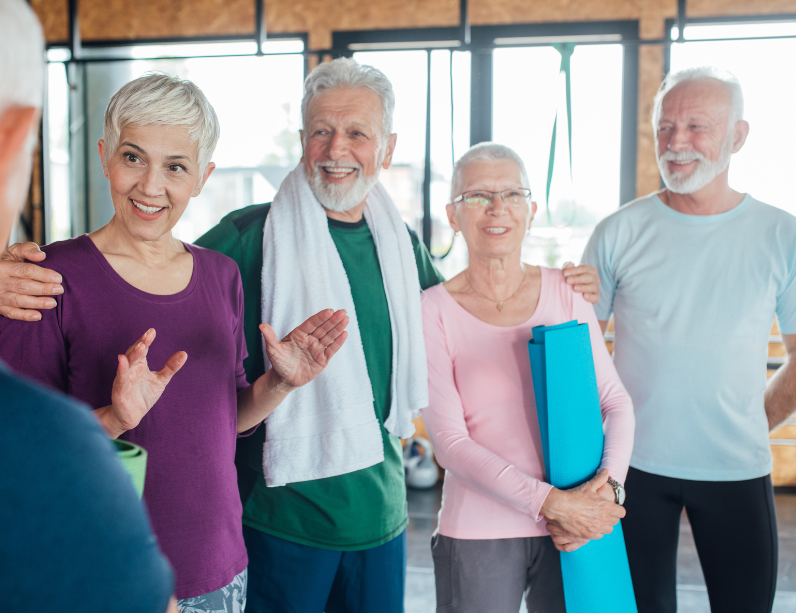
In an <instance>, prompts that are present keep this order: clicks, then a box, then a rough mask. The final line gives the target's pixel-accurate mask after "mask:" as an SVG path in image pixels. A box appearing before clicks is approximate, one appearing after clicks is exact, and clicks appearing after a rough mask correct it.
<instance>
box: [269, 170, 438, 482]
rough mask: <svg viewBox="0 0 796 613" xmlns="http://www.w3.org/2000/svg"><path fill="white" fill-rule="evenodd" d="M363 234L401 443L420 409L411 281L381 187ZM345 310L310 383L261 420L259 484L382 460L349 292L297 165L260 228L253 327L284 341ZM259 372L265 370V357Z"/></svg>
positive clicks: (420, 368)
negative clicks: (339, 335) (378, 277)
mask: <svg viewBox="0 0 796 613" xmlns="http://www.w3.org/2000/svg"><path fill="white" fill-rule="evenodd" d="M364 216H365V220H366V222H367V224H368V227H369V228H370V231H371V233H372V235H373V241H374V243H375V245H376V251H377V253H378V258H379V265H380V267H381V273H382V277H383V280H384V290H385V294H386V295H387V306H388V308H389V311H390V329H391V331H392V375H391V382H390V391H391V404H390V409H389V417H388V418H387V421H386V423H385V427H386V429H387V431H388V432H390V433H391V434H394V435H395V436H399V437H401V438H407V437H409V436H411V435H412V434H414V431H415V427H414V424H413V423H412V419H414V418H415V417H417V415H418V414H419V411H420V409H421V408H425V407H427V406H428V372H427V364H426V350H425V345H424V342H423V325H422V319H421V309H420V283H419V280H418V273H417V263H416V260H415V256H414V251H413V249H412V241H411V238H410V236H409V232H408V230H407V228H406V225H405V224H404V222H403V220H402V219H401V216H400V214H399V213H398V209H397V208H396V207H395V205H394V204H393V202H392V200H391V199H390V197H389V195H388V194H387V192H386V191H385V189H384V187H382V185H381V183H378V184H377V185H375V186H374V187H373V188H372V189H371V190H370V193H369V195H368V199H367V203H366V205H365V212H364ZM327 308H333V309H335V310H337V309H345V310H346V311H347V312H348V316H349V318H350V323H349V324H348V328H347V330H348V339H347V340H346V342H345V344H344V345H343V347H342V348H341V349H340V351H339V352H338V353H337V354H336V355H335V356H334V357H333V358H332V359H331V360H330V361H329V364H328V365H327V366H326V368H325V369H324V370H323V372H321V374H320V375H318V377H317V378H316V379H315V380H314V381H312V382H310V383H309V384H307V385H305V386H303V387H301V388H299V389H296V390H294V391H293V392H292V393H291V394H290V395H289V396H288V397H287V398H286V399H285V400H284V402H283V403H282V404H281V405H280V406H279V407H278V408H277V409H276V410H275V411H274V412H273V413H271V415H269V416H268V418H267V419H266V438H265V446H264V448H263V470H264V473H265V480H266V484H267V485H268V486H278V485H284V484H286V483H293V482H297V481H309V480H313V479H323V478H326V477H333V476H335V475H342V474H345V473H349V472H353V471H355V470H360V469H362V468H367V467H368V466H373V465H374V464H378V463H379V462H382V461H384V446H383V444H382V437H381V429H380V426H379V421H378V419H377V418H376V414H375V411H374V409H373V391H372V389H371V384H370V378H369V377H368V371H367V365H366V363H365V353H364V351H363V349H362V339H361V337H360V331H359V325H358V322H357V315H356V310H355V308H354V300H353V298H352V297H351V286H350V285H349V282H348V277H347V276H346V272H345V269H344V268H343V262H342V260H341V259H340V255H339V254H338V252H337V248H336V247H335V244H334V241H333V240H332V237H331V234H330V233H329V227H328V219H327V217H326V212H325V210H324V209H323V207H322V206H321V204H320V202H319V201H318V199H317V198H316V197H315V195H314V194H313V192H312V190H311V189H310V186H309V183H308V181H307V178H306V174H305V170H304V166H303V164H299V166H298V167H297V168H296V169H295V170H293V171H292V172H291V173H290V174H289V175H288V176H287V177H286V178H285V180H284V182H283V183H282V185H281V187H280V188H279V192H278V193H277V194H276V197H275V198H274V201H273V203H272V204H271V210H270V212H269V213H268V217H267V218H266V221H265V228H264V231H263V272H262V321H264V322H268V323H269V324H271V326H273V328H274V330H275V331H276V335H277V337H279V338H283V337H284V336H286V335H287V334H288V333H289V332H290V331H291V330H293V329H294V328H295V327H296V326H298V325H299V324H301V323H302V322H303V321H305V320H306V319H307V318H308V317H310V316H311V315H314V314H315V313H317V312H318V311H321V310H323V309H327ZM265 364H266V369H268V368H269V367H270V365H271V364H270V361H269V360H268V355H267V354H265Z"/></svg>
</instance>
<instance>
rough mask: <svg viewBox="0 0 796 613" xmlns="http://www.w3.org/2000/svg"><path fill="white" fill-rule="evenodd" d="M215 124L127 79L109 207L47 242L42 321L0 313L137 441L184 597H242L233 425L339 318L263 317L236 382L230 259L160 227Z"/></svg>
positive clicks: (112, 127)
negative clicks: (284, 329)
mask: <svg viewBox="0 0 796 613" xmlns="http://www.w3.org/2000/svg"><path fill="white" fill-rule="evenodd" d="M218 137H219V127H218V120H217V118H216V115H215V112H214V111H213V108H212V107H211V106H210V104H209V103H208V101H207V100H206V98H205V97H204V94H203V93H202V92H201V91H200V90H199V88H198V87H196V85H194V84H193V83H191V82H190V81H183V80H180V79H178V78H174V77H169V76H167V75H162V74H152V75H147V76H144V77H141V78H140V79H136V80H135V81H132V82H130V83H128V84H127V85H125V86H124V87H123V88H122V89H121V90H119V92H117V93H116V94H115V95H114V97H113V98H112V99H111V102H110V104H109V106H108V109H107V111H106V113H105V126H104V131H103V140H100V141H99V153H100V157H101V159H102V166H103V170H104V173H105V176H106V177H107V178H108V179H109V181H110V189H111V197H112V199H113V205H114V210H115V214H114V216H113V218H112V219H111V221H110V222H109V223H108V224H107V225H106V226H104V227H103V228H100V229H99V230H97V231H96V232H93V233H92V234H89V235H83V236H80V237H78V238H75V239H72V240H67V241H63V242H59V243H54V244H52V245H50V246H48V247H45V249H44V250H45V251H46V252H47V262H48V265H51V267H52V268H53V269H54V270H56V271H58V272H59V273H60V274H61V275H62V277H63V285H64V290H65V291H64V295H63V296H62V297H61V298H60V299H59V301H58V305H57V307H56V308H55V309H53V310H50V311H47V312H45V313H44V314H43V316H42V321H41V322H39V323H35V324H29V323H25V322H21V321H13V320H9V319H5V318H0V358H2V359H3V360H5V361H6V362H7V363H8V364H9V365H10V366H11V367H12V368H14V369H16V370H17V371H19V372H21V373H24V374H27V375H29V376H31V377H33V378H35V379H37V380H39V381H41V382H43V383H46V384H48V385H50V386H52V387H54V388H56V389H59V390H63V391H65V392H67V393H69V394H71V395H72V396H74V397H76V398H79V399H80V400H83V401H84V402H86V403H88V404H89V405H91V406H93V407H94V408H95V411H94V413H95V415H96V417H97V418H98V419H99V421H100V423H101V424H102V426H103V427H104V428H105V430H106V432H107V433H108V435H109V436H111V437H113V438H122V439H125V440H128V441H131V442H133V443H137V444H139V445H141V446H142V447H144V448H145V449H146V450H147V451H148V452H149V460H148V467H147V475H146V483H145V489H144V502H145V503H146V506H147V508H148V510H149V514H150V517H151V520H152V525H153V528H154V531H155V534H156V535H157V537H158V540H159V544H160V547H161V549H162V550H163V552H164V553H165V554H166V556H167V557H168V559H169V561H170V562H171V564H172V565H173V566H174V570H175V573H176V587H175V592H176V596H177V598H178V599H179V600H180V602H179V605H180V608H181V609H182V610H190V611H216V610H219V611H225V610H227V609H229V610H232V609H233V605H234V604H235V603H237V604H238V605H239V606H241V607H242V605H243V604H244V603H245V585H246V575H245V569H246V566H247V563H248V559H247V556H246V549H245V547H244V543H243V538H242V534H241V503H240V497H239V494H238V489H237V479H236V472H235V465H234V455H235V440H236V436H237V435H238V434H239V433H241V432H245V431H247V430H250V429H252V428H254V427H256V426H257V424H259V423H260V422H261V421H263V419H264V418H265V417H266V416H267V415H268V414H270V413H271V411H273V410H274V409H275V408H276V407H277V405H278V404H279V403H280V402H281V401H282V400H283V399H284V398H285V396H286V395H287V394H288V393H289V392H290V391H291V390H292V389H294V388H295V387H298V386H300V385H304V384H305V383H307V382H309V381H310V380H312V379H313V378H314V377H315V376H316V375H317V374H318V373H319V372H320V371H321V370H323V368H324V367H325V366H326V364H327V362H328V360H329V359H330V358H331V357H332V356H333V355H334V354H335V353H336V352H337V350H338V349H339V348H340V346H341V345H342V344H343V342H344V341H345V338H346V332H344V328H345V327H346V325H347V323H348V317H347V316H346V314H345V312H344V311H337V312H333V311H332V310H331V309H327V310H326V311H322V312H321V313H318V314H316V315H314V316H313V317H311V318H310V319H308V320H307V321H306V322H305V323H304V324H302V325H301V326H299V327H298V328H296V330H294V331H293V332H292V333H291V334H290V335H288V336H287V337H286V338H285V339H283V340H282V341H279V340H278V339H277V338H276V337H275V335H274V331H273V330H272V329H271V327H270V326H269V325H268V324H262V325H261V326H260V329H261V331H262V334H263V337H264V339H265V343H266V350H267V352H268V357H269V359H270V361H271V363H272V364H273V368H272V369H271V370H270V371H268V372H266V373H265V375H263V376H261V377H260V378H259V379H257V380H256V381H253V382H251V385H249V383H248V382H247V381H246V378H245V374H244V370H243V360H244V358H245V357H246V355H247V353H246V343H245V340H244V331H243V291H242V287H241V281H240V274H239V272H238V267H237V265H236V264H235V263H234V262H233V261H232V260H231V259H229V258H227V257H226V256H223V255H221V254H219V253H216V252H214V251H209V250H205V249H202V248H200V247H195V246H189V245H186V244H184V243H182V242H181V241H179V240H177V239H176V238H174V237H172V234H171V230H172V228H173V227H174V225H175V224H176V223H177V221H178V220H179V219H180V216H181V215H182V214H183V212H184V211H185V208H186V206H187V205H188V202H189V201H190V199H191V197H193V196H197V195H198V194H199V192H200V191H201V189H202V187H203V186H204V183H205V181H207V179H208V177H209V176H210V174H211V173H212V171H213V168H214V164H213V163H212V162H210V157H211V155H212V153H213V150H214V149H215V145H216V143H217V141H218ZM155 330H157V337H158V340H157V342H154V341H155ZM127 347H129V349H127V351H126V352H125V353H124V354H123V355H118V354H119V352H120V351H123V350H124V349H125V348H127ZM149 364H153V365H156V366H155V367H156V368H160V370H154V371H151V370H150V367H149ZM222 588H223V589H222Z"/></svg>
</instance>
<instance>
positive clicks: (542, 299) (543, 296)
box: [426, 266, 550, 334]
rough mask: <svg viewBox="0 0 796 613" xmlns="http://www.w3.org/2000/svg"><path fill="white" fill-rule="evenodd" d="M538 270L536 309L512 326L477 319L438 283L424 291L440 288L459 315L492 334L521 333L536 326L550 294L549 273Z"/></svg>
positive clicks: (541, 268) (443, 285)
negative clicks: (539, 275) (539, 277)
mask: <svg viewBox="0 0 796 613" xmlns="http://www.w3.org/2000/svg"><path fill="white" fill-rule="evenodd" d="M539 270H540V271H541V275H542V279H541V285H540V287H539V300H538V302H537V303H536V309H535V310H534V312H533V315H531V316H530V317H529V318H528V319H526V320H525V321H524V322H522V323H519V324H516V325H513V326H496V325H495V324H490V323H488V322H486V321H484V320H482V319H478V318H477V317H476V316H475V315H473V314H472V313H471V312H470V311H468V310H467V309H465V308H464V307H463V306H462V305H460V304H459V303H458V302H457V301H456V298H454V297H453V296H451V294H450V292H449V291H448V290H447V288H446V287H445V284H444V283H438V284H437V285H434V286H433V287H430V288H428V289H427V290H426V291H432V290H435V291H436V288H438V287H439V288H440V289H439V291H440V292H442V293H443V295H444V296H445V298H444V299H445V300H450V302H452V303H453V304H454V305H455V306H456V308H457V309H458V310H459V311H460V312H461V313H463V314H464V315H465V316H466V317H468V318H470V319H471V320H472V321H473V322H474V323H475V324H477V325H479V326H481V327H483V328H484V329H486V330H489V331H490V332H492V333H495V332H498V333H500V334H512V333H516V332H519V331H522V330H524V329H526V328H528V327H529V326H530V327H533V326H536V325H538V322H539V321H540V320H541V319H542V316H543V314H544V312H545V309H546V308H547V298H548V295H549V294H550V271H549V270H548V269H547V268H545V267H544V266H540V267H539Z"/></svg>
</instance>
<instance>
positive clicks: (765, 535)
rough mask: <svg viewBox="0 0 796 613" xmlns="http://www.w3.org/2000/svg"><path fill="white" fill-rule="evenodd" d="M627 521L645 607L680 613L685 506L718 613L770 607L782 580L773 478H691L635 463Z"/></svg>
mask: <svg viewBox="0 0 796 613" xmlns="http://www.w3.org/2000/svg"><path fill="white" fill-rule="evenodd" d="M625 486H626V488H627V502H626V503H625V508H626V509H627V516H626V517H625V519H623V520H622V527H623V530H624V533H625V541H626V543H627V556H628V559H629V561H630V574H631V575H632V577H633V588H634V589H635V592H636V601H637V603H638V611H639V613H676V611H677V588H676V582H677V540H678V537H679V535H680V515H681V514H682V511H683V507H685V509H686V512H687V513H688V520H689V522H690V523H691V529H692V531H693V533H694V542H695V544H696V548H697V553H698V554H699V561H700V562H701V564H702V571H703V573H704V575H705V584H706V585H707V589H708V597H709V598H710V609H711V611H713V612H714V613H735V612H737V613H769V612H770V611H771V608H772V607H773V605H774V591H775V590H776V585H777V521H776V515H775V512H774V490H773V488H772V487H771V477H770V476H766V477H760V478H759V479H750V480H748V481H689V480H686V479H672V478H670V477H661V476H659V475H653V474H650V473H645V472H642V471H640V470H636V469H634V468H631V469H630V471H629V472H628V475H627V481H626V483H625Z"/></svg>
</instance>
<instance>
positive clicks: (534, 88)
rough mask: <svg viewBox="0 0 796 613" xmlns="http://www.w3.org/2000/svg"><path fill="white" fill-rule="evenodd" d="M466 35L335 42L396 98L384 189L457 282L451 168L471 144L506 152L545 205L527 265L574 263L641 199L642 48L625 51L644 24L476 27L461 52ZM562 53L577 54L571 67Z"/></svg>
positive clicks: (341, 37)
mask: <svg viewBox="0 0 796 613" xmlns="http://www.w3.org/2000/svg"><path fill="white" fill-rule="evenodd" d="M460 34H461V32H460V31H459V30H457V29H455V28H436V29H429V30H388V31H372V32H343V33H338V34H335V36H334V47H335V49H341V50H343V49H347V50H348V51H349V53H350V54H351V55H353V57H354V58H355V59H357V60H358V61H360V62H363V63H368V64H372V65H374V66H376V67H377V68H380V69H381V70H382V71H384V73H385V74H386V75H387V76H388V77H389V78H390V80H391V81H392V82H393V85H394V87H395V92H396V110H395V131H396V132H397V134H398V146H397V149H396V154H395V157H394V165H393V168H392V169H391V170H390V171H389V172H387V173H384V175H383V177H382V180H383V182H384V183H385V186H386V187H387V189H388V190H389V191H390V193H391V194H392V195H393V198H394V199H395V201H396V204H398V207H399V208H400V209H401V212H402V214H403V215H404V219H406V221H407V223H409V224H410V226H412V227H413V228H415V229H416V230H417V231H418V233H420V231H421V229H425V231H426V239H427V242H428V243H429V246H430V249H431V253H432V255H434V256H436V258H437V266H438V267H439V268H440V270H441V271H442V272H443V274H445V275H446V276H447V277H450V276H452V275H454V274H456V273H458V272H460V271H461V270H462V269H463V268H464V267H466V265H467V254H466V249H465V248H464V245H463V241H461V240H458V241H455V240H454V241H453V247H452V248H451V241H452V233H451V229H450V226H449V224H448V220H447V215H446V213H445V205H446V204H447V203H448V202H450V180H451V172H452V168H453V163H454V161H455V159H457V158H458V157H460V156H461V155H462V154H463V153H464V152H465V151H466V150H467V148H468V147H469V145H471V144H475V143H478V142H482V141H486V140H493V141H497V142H500V143H503V144H506V145H508V146H510V147H512V148H513V149H515V150H516V151H517V152H518V153H519V155H520V156H521V157H522V158H523V160H524V161H525V164H526V167H527V170H528V173H529V175H530V177H529V178H530V181H531V188H532V190H533V194H534V199H535V200H536V202H537V203H538V205H539V212H538V213H537V217H536V220H535V221H534V226H533V229H532V231H531V235H530V236H529V237H528V239H527V240H526V242H525V245H524V251H525V254H524V255H525V259H526V261H528V262H531V263H533V264H542V265H548V266H560V265H561V264H563V262H564V261H566V260H571V261H574V262H577V261H579V260H580V257H581V254H582V252H583V248H584V247H585V245H586V242H587V241H588V238H589V236H590V235H591V232H592V231H593V229H594V226H595V225H596V224H597V222H599V220H600V219H602V218H603V217H605V216H606V215H608V214H609V213H611V212H612V211H614V210H616V209H617V208H618V207H619V205H620V204H621V203H622V202H627V201H629V200H631V199H633V198H634V197H635V156H636V144H635V142H636V107H637V87H636V81H637V72H638V48H637V46H635V45H628V46H623V45H622V41H623V40H625V39H630V40H634V39H636V38H637V37H638V24H637V23H635V22H610V23H608V22H605V23H574V24H545V25H525V26H522V25H521V26H483V27H473V28H472V45H471V47H470V48H469V49H467V50H457V48H458V47H461V44H460V43H459V41H458V39H459V36H460ZM564 44H566V48H567V49H569V50H571V51H572V55H571V61H570V62H569V63H568V64H567V65H566V66H565V64H562V54H561V53H560V51H559V49H563V48H564ZM569 57H570V56H569V55H567V58H569ZM429 66H430V72H429ZM562 68H563V69H564V70H563V71H562ZM567 75H568V77H569V82H570V84H571V97H570V99H571V105H569V106H568V105H567V102H566V100H567V97H566V86H565V84H566V81H567ZM427 83H429V84H430V88H431V90H430V98H427V94H428V93H429V92H428V89H427V85H426V84H427ZM427 106H428V108H429V109H430V113H427V112H426V108H427ZM554 122H555V124H556V139H555V152H554V155H553V156H552V159H551V140H552V136H553V125H554ZM570 122H571V126H572V130H571V132H572V133H571V135H570V134H569V127H568V126H569V125H570ZM570 137H571V142H572V148H571V149H572V151H571V152H570V147H569V142H570ZM426 150H427V151H428V155H426ZM570 159H571V165H570ZM550 168H552V176H551V181H550V199H549V200H550V201H549V203H548V201H547V200H548V199H547V185H548V170H549V169H550ZM424 188H425V190H424ZM424 191H425V193H424ZM424 211H426V212H427V214H424ZM446 254H447V255H446Z"/></svg>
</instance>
